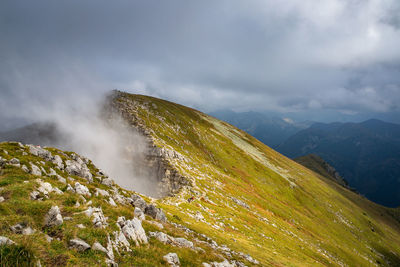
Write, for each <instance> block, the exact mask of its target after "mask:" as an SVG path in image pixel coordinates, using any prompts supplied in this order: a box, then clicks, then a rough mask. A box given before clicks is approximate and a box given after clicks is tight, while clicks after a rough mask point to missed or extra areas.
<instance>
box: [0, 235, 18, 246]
mask: <svg viewBox="0 0 400 267" xmlns="http://www.w3.org/2000/svg"><path fill="white" fill-rule="evenodd" d="M14 244H15V242H14V241H12V240H11V239H9V238H8V237H5V236H0V246H2V245H14Z"/></svg>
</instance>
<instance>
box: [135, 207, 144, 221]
mask: <svg viewBox="0 0 400 267" xmlns="http://www.w3.org/2000/svg"><path fill="white" fill-rule="evenodd" d="M133 215H134V216H135V217H136V218H138V219H139V220H141V221H143V220H144V219H145V216H144V213H143V211H142V210H141V209H140V208H138V207H135V210H134V211H133Z"/></svg>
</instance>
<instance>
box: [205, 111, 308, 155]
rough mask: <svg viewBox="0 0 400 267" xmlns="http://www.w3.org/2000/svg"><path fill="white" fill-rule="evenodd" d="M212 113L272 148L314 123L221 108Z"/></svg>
mask: <svg viewBox="0 0 400 267" xmlns="http://www.w3.org/2000/svg"><path fill="white" fill-rule="evenodd" d="M210 115H211V116H214V117H216V118H218V119H220V120H223V121H226V122H228V123H230V124H232V125H234V126H236V127H238V128H239V129H242V130H243V131H245V132H247V133H249V134H251V135H252V136H254V137H255V138H257V139H258V140H260V141H261V142H263V143H264V144H266V145H268V146H270V147H272V148H275V147H276V146H278V145H279V144H281V143H282V142H284V141H285V140H286V139H287V138H289V137H290V136H292V135H293V134H295V133H297V132H298V131H300V130H303V129H306V128H308V127H309V126H310V125H311V124H313V122H311V121H305V122H301V123H299V122H293V121H292V120H290V119H288V118H286V119H285V118H280V117H278V116H269V115H266V114H263V113H259V112H233V111H230V110H220V111H216V112H213V113H210Z"/></svg>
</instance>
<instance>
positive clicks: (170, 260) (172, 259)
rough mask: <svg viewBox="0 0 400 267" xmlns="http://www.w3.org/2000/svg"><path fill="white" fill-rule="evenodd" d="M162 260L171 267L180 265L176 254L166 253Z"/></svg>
mask: <svg viewBox="0 0 400 267" xmlns="http://www.w3.org/2000/svg"><path fill="white" fill-rule="evenodd" d="M163 259H164V260H165V261H166V262H167V264H169V266H172V267H177V266H180V264H181V263H180V262H179V258H178V255H177V254H176V253H168V254H167V255H164V257H163Z"/></svg>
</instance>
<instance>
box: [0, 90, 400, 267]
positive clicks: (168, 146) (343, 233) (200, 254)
mask: <svg viewBox="0 0 400 267" xmlns="http://www.w3.org/2000/svg"><path fill="white" fill-rule="evenodd" d="M109 101H110V102H109V104H108V106H107V107H106V109H105V110H104V114H109V115H110V114H115V113H118V114H120V115H121V116H122V117H123V118H124V119H125V120H126V121H127V122H128V123H129V124H130V125H132V126H133V127H135V128H136V129H138V130H139V132H141V133H142V134H143V135H144V136H145V137H146V138H147V140H148V147H149V151H148V157H147V158H148V161H149V162H148V163H149V166H153V167H154V168H157V170H158V173H159V187H160V188H159V189H160V192H162V196H163V197H161V198H159V199H154V198H149V197H146V196H143V195H142V198H143V199H144V200H145V201H146V202H147V203H144V204H143V202H141V201H137V200H138V199H139V197H138V194H137V193H134V192H132V191H131V190H128V189H126V188H125V189H121V188H120V187H119V186H113V185H112V183H110V181H109V180H108V179H107V178H106V176H105V174H104V173H103V172H101V171H100V170H99V169H98V168H97V167H96V166H94V165H93V164H92V163H91V161H90V160H87V159H84V158H83V157H79V156H76V154H74V153H71V152H63V151H60V150H57V149H53V148H49V149H48V151H50V152H51V153H53V155H52V158H51V160H50V161H48V160H44V159H43V157H40V156H34V155H33V154H32V153H31V151H30V147H28V146H22V145H19V144H18V143H2V144H1V147H0V156H1V157H2V158H3V159H4V160H3V165H2V167H1V174H0V175H1V176H0V186H1V187H2V190H1V191H0V195H1V196H3V197H4V201H3V202H1V203H0V214H1V216H0V218H1V221H0V222H1V227H0V229H1V230H0V231H1V232H0V235H1V236H5V237H7V238H10V239H11V240H13V241H14V242H16V243H17V244H18V245H21V246H22V249H23V251H25V250H27V251H29V252H30V253H25V254H27V255H31V254H33V255H34V256H35V257H37V258H39V259H40V261H41V263H42V265H55V264H56V263H59V262H62V263H63V264H69V265H75V266H78V265H79V266H81V265H83V264H89V265H98V264H105V262H106V260H108V261H110V260H112V259H111V258H110V257H109V256H107V255H108V254H110V251H112V252H113V254H114V259H113V260H114V261H115V262H116V263H119V265H120V266H130V265H138V266H163V265H167V262H166V260H164V259H163V255H166V254H167V253H170V252H174V253H176V254H177V256H178V257H179V260H180V263H181V266H201V265H202V264H203V263H208V264H209V265H207V264H205V265H204V264H203V266H244V265H246V266H256V265H259V266H325V265H330V266H379V265H383V266H396V265H399V264H400V245H399V240H400V224H399V222H398V221H396V219H395V217H396V216H395V214H396V210H390V209H386V208H384V207H381V206H379V205H376V204H374V203H372V202H370V201H368V200H367V199H365V198H363V197H361V196H359V195H357V194H355V193H353V192H351V191H349V190H347V189H346V188H343V187H342V186H339V185H338V184H336V183H334V182H332V181H331V180H330V179H327V178H324V177H321V176H318V175H317V174H315V173H314V172H312V171H310V170H309V169H307V168H305V167H303V166H301V165H299V164H297V163H296V162H294V161H292V160H290V159H288V158H286V157H284V156H282V155H281V154H279V153H277V152H276V151H274V150H272V149H270V148H268V147H267V146H265V145H264V144H262V143H261V142H259V141H258V140H256V139H255V138H253V137H251V136H250V135H248V134H246V133H245V132H243V131H241V130H238V129H237V128H235V127H233V126H231V125H229V124H227V123H224V122H222V121H220V120H217V119H215V118H213V117H210V116H208V115H205V114H203V113H201V112H198V111H196V110H193V109H190V108H187V107H184V106H181V105H178V104H174V103H171V102H168V101H164V100H161V99H156V98H152V97H147V96H141V95H131V94H127V93H121V92H114V93H113V94H112V95H111V96H110V97H109ZM110 117H111V116H110ZM5 151H7V153H6V152H5ZM45 154H46V153H45ZM55 155H58V156H59V157H60V158H61V163H62V164H64V165H67V160H68V161H74V162H80V164H81V168H80V169H81V170H82V169H83V170H84V171H83V172H82V171H80V172H76V173H75V174H79V175H81V176H83V177H80V176H77V175H70V174H69V173H68V170H67V169H66V168H59V169H57V168H56V166H55V165H54V164H55V163H54V162H53V160H54V157H55ZM13 158H16V159H19V161H20V163H19V164H20V165H19V166H18V164H17V162H16V161H15V160H13ZM78 158H81V161H82V162H81V161H80V160H78ZM112 160H118V159H112ZM41 161H43V162H41ZM30 162H32V163H33V164H35V165H36V166H42V167H43V168H44V170H45V172H46V173H47V175H45V174H44V171H43V172H42V173H41V174H40V175H39V177H40V179H42V181H43V182H48V183H50V184H51V187H52V188H55V187H57V188H58V189H59V190H54V193H49V194H48V198H47V197H46V196H43V195H41V194H39V195H38V198H42V200H31V199H30V195H31V193H32V191H40V190H39V188H40V186H41V182H40V181H39V180H36V179H37V178H38V177H37V176H35V175H34V174H38V173H36V172H34V170H33V169H34V168H33V167H31V166H32V165H30ZM83 163H85V164H86V165H87V169H88V170H87V169H86V168H84V166H83ZM69 164H71V162H69ZM22 165H26V166H28V170H27V171H28V172H29V174H28V173H26V172H25V171H24V170H23V169H22ZM99 167H101V166H99ZM50 168H52V169H54V170H55V172H56V175H50V174H51V169H50ZM40 169H41V168H40ZM69 171H71V170H69ZM88 172H90V173H91V175H89V174H88ZM59 176H60V177H61V178H64V179H65V181H64V180H63V179H60V177H59ZM68 176H71V177H72V178H73V179H74V180H71V179H68ZM90 176H92V179H93V180H92V181H91V179H90V178H89V177H90ZM84 177H86V178H84ZM97 177H98V178H97ZM26 181H27V182H26ZM62 181H63V182H62ZM64 182H65V183H64ZM76 182H79V183H80V184H81V185H84V186H86V187H87V189H88V190H89V193H90V194H91V195H90V196H89V195H87V196H85V200H83V199H82V198H81V197H80V196H79V193H77V192H81V191H80V190H76V189H77V185H76ZM70 187H71V188H73V189H74V190H75V191H72V190H71V189H69V188H70ZM78 188H81V187H80V186H79V185H78ZM98 189H101V190H105V191H107V192H108V194H109V196H102V195H101V194H100V193H98V194H96V191H98ZM58 191H61V192H62V193H59V192H58ZM83 191H84V192H85V190H83ZM57 192H58V194H57ZM99 192H100V191H99ZM103 193H104V192H103ZM77 202H79V203H80V204H79V206H78V205H77V204H76V203H77ZM114 203H115V206H114V205H113V204H114ZM150 203H153V204H154V205H155V206H157V207H158V208H161V210H159V209H157V208H155V207H154V206H152V207H151V208H149V207H150V206H151V205H150ZM55 205H57V206H58V207H59V209H60V211H61V215H62V217H63V218H64V222H63V223H62V224H60V225H57V226H50V227H48V226H46V225H45V221H44V220H45V219H44V218H45V215H46V214H47V213H48V211H49V210H50V208H51V207H52V206H55ZM89 206H91V207H94V208H101V211H102V212H103V213H104V216H100V214H98V215H96V216H97V217H96V216H93V214H92V217H91V216H87V214H88V212H86V214H85V213H82V212H84V211H85V210H88V207H89ZM137 208H139V209H142V210H144V211H145V213H146V214H147V215H146V219H145V220H142V221H141V223H140V224H139V223H138V221H140V220H139V217H140V218H142V217H141V216H140V210H139V211H136V212H135V209H136V210H137ZM96 212H97V213H99V210H96ZM92 213H94V212H92ZM164 213H165V215H166V218H164V216H163V214H164ZM89 214H90V212H89ZM120 216H124V217H125V218H126V220H129V221H130V222H129V223H125V221H124V220H123V219H119V220H118V217H120ZM65 217H70V218H68V220H66V219H65ZM103 217H108V219H107V220H106V224H104V225H103V226H104V227H100V228H96V227H94V222H96V223H97V222H99V221H100V222H102V224H103V223H104V220H102V218H103ZM136 217H137V219H135V218H136ZM94 218H99V219H98V220H97V219H96V220H94ZM142 219H143V218H142ZM21 222H23V223H24V227H25V229H26V226H29V227H31V228H32V229H35V230H36V231H35V233H33V234H31V235H23V234H18V233H14V232H13V231H12V230H11V228H10V226H14V225H15V224H17V223H21ZM79 224H83V225H84V226H85V228H82V229H81V228H80V227H77V225H79ZM132 224H133V225H135V226H132ZM160 224H161V225H160ZM118 225H119V226H118ZM125 225H128V226H129V227H128V226H127V228H124V227H125ZM121 226H123V227H121ZM140 226H143V231H142V230H141V227H140ZM121 228H122V229H121ZM129 228H133V230H132V229H130V230H129V231H128V229H129ZM124 229H125V230H124ZM131 230H132V231H133V232H134V233H135V235H130V234H129V233H131V232H130V231H131ZM155 232H158V233H155ZM45 233H47V235H49V236H50V237H52V238H53V241H51V242H48V241H46V236H45ZM162 233H166V234H168V235H169V236H170V237H173V238H170V237H168V236H165V235H163V234H162ZM143 234H144V235H143ZM108 235H109V236H110V239H111V240H108ZM124 236H125V237H127V236H128V237H130V236H135V238H136V240H137V243H138V244H137V246H136V245H135V239H134V238H132V239H128V242H129V243H128V244H126V243H125V245H124V242H123V241H121V242H122V243H121V242H120V241H117V240H120V239H121V240H124ZM144 236H145V237H144ZM76 238H79V239H81V240H83V241H85V242H86V243H88V245H89V246H91V248H90V249H87V250H85V251H84V252H79V250H77V249H76V248H75V249H70V248H69V246H71V245H73V242H72V244H71V240H73V239H76ZM182 238H184V239H185V240H186V241H184V240H183V239H182ZM146 239H147V241H148V242H147V244H146V242H145V240H146ZM96 241H98V242H99V243H100V244H101V245H102V246H104V247H105V248H106V249H105V252H101V251H98V250H95V249H94V247H96V246H94V243H95V242H96ZM34 242H35V244H34ZM188 242H189V243H188ZM190 242H192V243H190ZM33 244H34V245H33ZM108 244H111V245H110V246H109V245H108ZM2 248H4V246H3V247H2ZM17 248H18V247H17ZM19 248H20V249H21V247H19ZM117 249H118V251H117ZM4 250H5V249H4ZM129 250H130V251H129ZM2 253H4V252H2ZM25 254H24V255H25ZM7 255H12V253H11V254H10V253H8V254H7ZM224 258H225V259H226V261H225V263H224V265H218V264H217V263H213V262H223V261H224ZM171 266H173V265H171Z"/></svg>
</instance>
